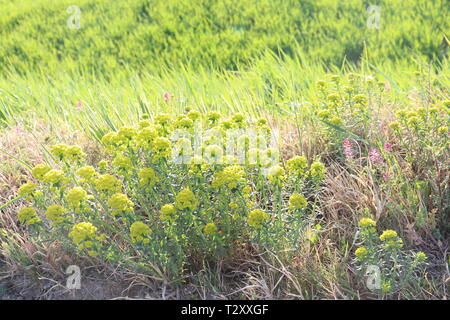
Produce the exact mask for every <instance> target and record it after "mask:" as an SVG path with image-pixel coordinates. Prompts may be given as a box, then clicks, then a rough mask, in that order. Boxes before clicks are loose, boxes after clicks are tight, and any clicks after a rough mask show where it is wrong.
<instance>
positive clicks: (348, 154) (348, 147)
mask: <svg viewBox="0 0 450 320" xmlns="http://www.w3.org/2000/svg"><path fill="white" fill-rule="evenodd" d="M342 146H343V148H344V155H345V159H346V160H347V161H350V160H351V159H352V158H353V157H354V156H355V151H354V150H353V146H352V142H351V141H350V139H348V138H347V139H344V141H343V142H342Z"/></svg>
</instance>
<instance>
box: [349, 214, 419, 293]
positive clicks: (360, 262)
mask: <svg viewBox="0 0 450 320" xmlns="http://www.w3.org/2000/svg"><path fill="white" fill-rule="evenodd" d="M358 226H359V228H358V229H359V230H358V233H357V235H356V241H355V243H357V247H356V249H355V250H354V252H353V254H354V264H355V266H356V269H357V270H358V271H359V272H360V273H361V274H362V275H364V276H367V274H366V272H367V270H369V269H372V270H373V269H376V270H377V274H375V275H374V276H376V277H379V282H378V283H379V285H380V286H379V287H378V288H375V287H373V288H369V289H371V290H375V291H377V292H378V293H379V294H381V295H389V294H392V293H395V291H397V290H399V289H402V288H404V287H406V286H410V285H413V284H414V283H415V282H417V281H421V279H423V275H422V274H421V272H423V267H424V266H425V264H426V260H427V256H426V255H425V253H423V252H421V251H419V252H412V251H408V250H405V249H404V245H403V241H402V239H401V238H400V237H399V235H398V234H397V232H396V231H395V230H389V229H388V230H384V231H383V232H382V233H381V234H378V232H377V223H376V222H375V221H374V220H372V219H371V218H368V217H366V218H362V219H361V220H360V221H359V224H358ZM364 281H365V282H366V280H364Z"/></svg>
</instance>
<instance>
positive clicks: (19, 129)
mask: <svg viewBox="0 0 450 320" xmlns="http://www.w3.org/2000/svg"><path fill="white" fill-rule="evenodd" d="M15 129H16V133H17V134H22V132H23V130H22V128H21V127H20V126H17V127H16V128H15Z"/></svg>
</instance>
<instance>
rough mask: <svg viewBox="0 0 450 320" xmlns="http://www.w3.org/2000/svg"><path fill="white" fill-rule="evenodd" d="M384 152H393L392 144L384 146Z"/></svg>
mask: <svg viewBox="0 0 450 320" xmlns="http://www.w3.org/2000/svg"><path fill="white" fill-rule="evenodd" d="M384 150H385V151H387V152H392V144H390V143H389V142H386V143H385V144H384Z"/></svg>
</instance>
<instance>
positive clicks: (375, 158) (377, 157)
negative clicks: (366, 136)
mask: <svg viewBox="0 0 450 320" xmlns="http://www.w3.org/2000/svg"><path fill="white" fill-rule="evenodd" d="M369 159H370V161H372V162H373V163H381V162H383V156H382V155H381V153H380V151H378V149H377V148H371V149H370V151H369Z"/></svg>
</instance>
